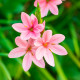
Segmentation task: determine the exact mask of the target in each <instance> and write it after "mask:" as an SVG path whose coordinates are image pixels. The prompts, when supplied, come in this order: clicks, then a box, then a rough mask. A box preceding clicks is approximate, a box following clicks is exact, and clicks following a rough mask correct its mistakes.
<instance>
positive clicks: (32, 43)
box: [28, 38, 34, 46]
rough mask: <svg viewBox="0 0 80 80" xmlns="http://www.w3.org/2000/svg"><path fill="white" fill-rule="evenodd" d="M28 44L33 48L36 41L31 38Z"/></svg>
mask: <svg viewBox="0 0 80 80" xmlns="http://www.w3.org/2000/svg"><path fill="white" fill-rule="evenodd" d="M28 44H29V45H31V46H33V45H34V39H32V38H30V39H29V40H28Z"/></svg>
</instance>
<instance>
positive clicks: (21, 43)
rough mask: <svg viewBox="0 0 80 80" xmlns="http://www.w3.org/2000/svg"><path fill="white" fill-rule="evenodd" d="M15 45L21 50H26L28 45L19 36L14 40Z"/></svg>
mask: <svg viewBox="0 0 80 80" xmlns="http://www.w3.org/2000/svg"><path fill="white" fill-rule="evenodd" d="M15 42H16V45H18V46H19V47H21V48H26V47H27V45H28V43H27V41H25V40H22V39H21V38H20V37H19V36H18V37H16V38H15Z"/></svg>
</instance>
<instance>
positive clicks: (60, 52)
mask: <svg viewBox="0 0 80 80" xmlns="http://www.w3.org/2000/svg"><path fill="white" fill-rule="evenodd" d="M49 49H50V50H51V51H52V52H54V53H55V54H58V55H67V51H66V49H65V48H64V47H62V46H61V45H51V46H49Z"/></svg>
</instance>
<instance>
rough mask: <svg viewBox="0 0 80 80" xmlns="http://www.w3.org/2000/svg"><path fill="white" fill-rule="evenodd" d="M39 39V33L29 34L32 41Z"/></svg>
mask: <svg viewBox="0 0 80 80" xmlns="http://www.w3.org/2000/svg"><path fill="white" fill-rule="evenodd" d="M39 37H40V33H35V32H32V33H31V38H32V39H37V38H39Z"/></svg>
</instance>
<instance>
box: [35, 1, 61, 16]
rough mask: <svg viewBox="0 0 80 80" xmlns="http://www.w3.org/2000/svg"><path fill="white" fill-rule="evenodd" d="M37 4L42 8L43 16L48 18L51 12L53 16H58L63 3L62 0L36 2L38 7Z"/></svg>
mask: <svg viewBox="0 0 80 80" xmlns="http://www.w3.org/2000/svg"><path fill="white" fill-rule="evenodd" d="M37 2H38V3H39V6H40V8H41V16H42V17H44V16H47V13H48V11H49V10H50V11H51V13H52V14H54V15H58V7H57V5H60V4H61V3H62V0H35V2H34V6H35V7H37Z"/></svg>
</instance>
